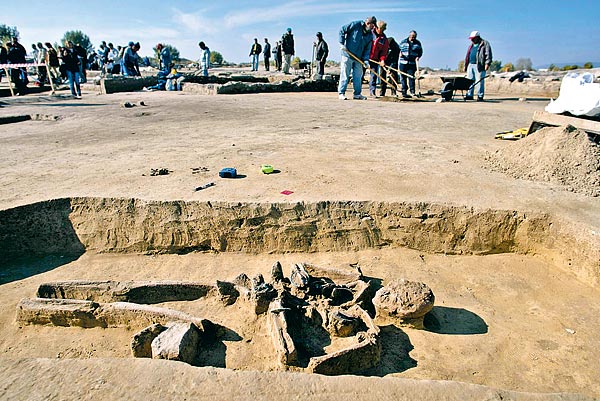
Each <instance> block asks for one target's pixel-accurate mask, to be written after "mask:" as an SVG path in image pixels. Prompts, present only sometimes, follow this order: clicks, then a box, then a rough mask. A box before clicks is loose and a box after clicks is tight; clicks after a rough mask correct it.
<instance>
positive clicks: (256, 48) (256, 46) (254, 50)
mask: <svg viewBox="0 0 600 401" xmlns="http://www.w3.org/2000/svg"><path fill="white" fill-rule="evenodd" d="M261 52H262V46H261V45H260V43H258V39H256V38H254V43H253V44H252V47H251V48H250V56H251V57H252V71H258V56H260V53H261Z"/></svg>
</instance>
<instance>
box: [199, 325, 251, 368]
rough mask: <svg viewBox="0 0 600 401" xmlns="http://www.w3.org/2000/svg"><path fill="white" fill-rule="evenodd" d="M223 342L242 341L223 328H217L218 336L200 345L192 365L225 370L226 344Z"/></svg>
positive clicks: (235, 334) (236, 335) (232, 332)
mask: <svg viewBox="0 0 600 401" xmlns="http://www.w3.org/2000/svg"><path fill="white" fill-rule="evenodd" d="M225 341H242V337H240V335H239V334H238V333H236V332H235V331H233V330H231V329H229V328H227V327H225V326H219V328H218V336H217V337H215V338H213V339H211V340H209V341H206V342H203V343H202V347H201V350H200V352H199V353H198V355H196V360H195V361H194V364H193V365H194V366H214V367H216V368H226V367H227V366H226V360H227V344H226V343H225Z"/></svg>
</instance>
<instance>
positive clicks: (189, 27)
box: [0, 0, 600, 68]
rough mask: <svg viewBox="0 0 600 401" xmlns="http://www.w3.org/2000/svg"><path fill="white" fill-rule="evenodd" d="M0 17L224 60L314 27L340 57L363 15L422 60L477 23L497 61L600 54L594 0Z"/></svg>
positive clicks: (191, 7)
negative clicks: (411, 43) (412, 39)
mask: <svg viewBox="0 0 600 401" xmlns="http://www.w3.org/2000/svg"><path fill="white" fill-rule="evenodd" d="M5 3H6V4H4V5H3V7H2V13H1V14H0V24H6V25H9V26H16V27H17V29H18V30H19V33H20V35H21V42H22V43H23V44H24V45H25V46H26V48H28V49H29V47H30V45H31V43H33V42H38V41H41V42H45V41H50V42H58V41H59V40H60V39H61V38H62V36H63V34H64V33H65V32H66V31H68V30H81V31H83V32H84V33H86V34H87V35H88V36H89V37H90V39H91V41H92V43H93V44H94V45H95V46H97V45H98V44H100V41H102V40H106V41H107V42H113V43H114V44H115V45H117V44H126V43H127V42H128V41H130V40H133V41H139V42H140V43H141V45H142V49H141V53H142V55H150V54H151V53H152V47H154V46H155V45H156V43H158V42H162V43H168V44H171V45H173V46H175V47H176V48H177V49H178V50H179V51H180V53H181V56H182V57H185V58H188V59H197V58H198V57H199V48H198V42H199V41H200V40H202V41H204V42H205V43H206V44H207V45H208V46H209V48H210V49H211V50H213V51H214V50H216V51H218V52H220V53H221V54H222V55H223V57H224V58H225V59H226V60H228V61H233V62H242V61H248V60H249V58H248V53H249V50H250V45H251V43H252V39H253V38H254V37H257V38H259V40H260V42H261V43H262V39H263V38H265V37H267V38H269V41H270V42H271V43H274V42H275V41H276V40H278V39H279V38H280V37H281V35H282V33H283V32H284V31H285V29H286V28H287V27H291V28H292V30H293V33H294V36H295V41H296V54H297V55H298V56H300V57H301V58H303V59H307V60H310V58H311V56H312V42H313V41H314V39H315V37H314V35H315V33H316V32H317V31H321V32H323V36H324V38H325V40H326V41H327V42H328V43H329V45H330V51H331V55H330V58H331V59H334V60H339V58H340V53H339V50H338V45H337V40H338V32H339V29H340V27H341V26H342V25H344V24H346V23H348V22H350V21H354V20H359V19H361V20H362V19H364V18H365V17H366V16H368V15H375V16H376V17H377V18H378V19H383V20H385V21H386V22H387V23H388V30H387V32H386V33H387V34H388V36H393V37H395V38H396V39H402V38H404V37H406V36H407V34H408V32H409V31H410V30H411V29H414V30H416V31H417V32H418V33H419V37H418V38H419V40H421V42H422V43H423V47H424V55H423V58H422V65H426V66H430V67H434V68H440V67H441V68H443V67H446V66H449V67H452V68H455V67H456V65H457V64H458V61H459V60H461V59H462V58H464V54H465V52H466V49H467V46H468V43H469V42H468V39H467V36H468V35H469V32H470V31H472V30H479V31H480V32H481V35H482V37H484V38H485V39H487V40H489V41H490V43H491V45H492V48H493V52H494V59H496V60H501V61H502V62H503V63H507V62H515V61H516V60H517V59H518V58H523V57H527V58H530V59H531V60H532V62H533V65H534V66H536V65H543V64H549V63H573V62H586V61H592V62H598V61H600V46H599V45H598V43H599V41H600V24H599V23H598V18H599V16H600V1H599V0H585V1H581V0H571V1H569V2H566V1H558V0H545V1H544V0H530V1H527V0H523V1H515V0H504V1H496V2H490V1H475V0H472V1H463V0H454V1H437V0H430V1H385V0H383V1H360V2H358V1H343V0H339V1H335V0H334V1H327V0H318V1H287V0H281V1H263V0H255V1H252V2H239V1H229V0H220V1H176V2H170V1H165V0H161V1H157V0H146V1H135V0H129V1H123V0H122V1H114V0H95V1H87V0H86V1H83V0H77V1H75V0H46V1H37V0H30V1H21V2H19V1H6V2H5Z"/></svg>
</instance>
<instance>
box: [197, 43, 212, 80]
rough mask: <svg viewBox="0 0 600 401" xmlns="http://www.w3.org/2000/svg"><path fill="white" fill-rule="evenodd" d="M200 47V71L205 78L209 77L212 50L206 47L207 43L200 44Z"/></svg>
mask: <svg viewBox="0 0 600 401" xmlns="http://www.w3.org/2000/svg"><path fill="white" fill-rule="evenodd" d="M198 46H199V47H200V70H201V71H202V76H203V77H208V69H209V68H210V49H209V48H208V46H206V43H204V42H200V43H198Z"/></svg>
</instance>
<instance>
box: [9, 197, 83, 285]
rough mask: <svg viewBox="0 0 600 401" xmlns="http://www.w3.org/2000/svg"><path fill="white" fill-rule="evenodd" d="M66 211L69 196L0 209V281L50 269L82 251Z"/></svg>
mask: <svg viewBox="0 0 600 401" xmlns="http://www.w3.org/2000/svg"><path fill="white" fill-rule="evenodd" d="M70 213H71V201H70V200H69V199H56V200H51V201H44V202H38V203H34V204H30V205H26V206H20V207H15V208H12V209H6V210H0V284H5V283H9V282H11V281H16V280H21V279H24V278H27V277H30V276H33V275H36V274H39V273H43V272H47V271H50V270H52V269H55V268H57V267H59V266H62V265H65V264H67V263H70V262H72V261H74V260H77V259H78V258H79V257H80V256H81V255H82V254H83V253H84V252H85V247H84V246H83V244H82V243H81V241H80V240H79V238H78V236H77V233H76V232H75V229H74V228H73V225H72V223H71V221H70V219H69V214H70Z"/></svg>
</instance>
